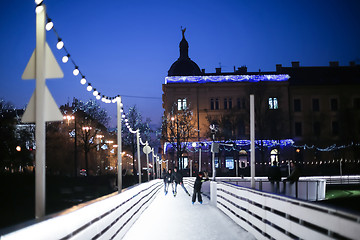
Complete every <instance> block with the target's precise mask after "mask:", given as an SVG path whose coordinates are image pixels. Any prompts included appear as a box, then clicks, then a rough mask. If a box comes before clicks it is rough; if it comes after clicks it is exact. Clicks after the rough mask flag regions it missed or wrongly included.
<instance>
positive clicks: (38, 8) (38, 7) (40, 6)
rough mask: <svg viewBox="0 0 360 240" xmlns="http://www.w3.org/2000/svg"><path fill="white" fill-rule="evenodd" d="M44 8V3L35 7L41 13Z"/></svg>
mask: <svg viewBox="0 0 360 240" xmlns="http://www.w3.org/2000/svg"><path fill="white" fill-rule="evenodd" d="M43 10H44V6H43V5H39V6H37V7H36V8H35V12H36V13H41V12H42V11H43Z"/></svg>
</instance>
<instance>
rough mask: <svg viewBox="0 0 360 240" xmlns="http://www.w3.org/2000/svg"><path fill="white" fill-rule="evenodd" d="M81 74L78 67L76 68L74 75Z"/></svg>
mask: <svg viewBox="0 0 360 240" xmlns="http://www.w3.org/2000/svg"><path fill="white" fill-rule="evenodd" d="M79 73H80V71H79V68H78V66H75V69H74V71H73V74H74V75H75V76H77V75H79Z"/></svg>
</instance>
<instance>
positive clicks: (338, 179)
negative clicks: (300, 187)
mask: <svg viewBox="0 0 360 240" xmlns="http://www.w3.org/2000/svg"><path fill="white" fill-rule="evenodd" d="M302 179H305V180H307V179H324V180H326V184H360V176H359V175H346V176H313V177H302Z"/></svg>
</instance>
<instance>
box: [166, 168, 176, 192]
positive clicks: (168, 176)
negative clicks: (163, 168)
mask: <svg viewBox="0 0 360 240" xmlns="http://www.w3.org/2000/svg"><path fill="white" fill-rule="evenodd" d="M173 182H174V176H173V174H172V171H171V169H169V170H168V172H167V173H166V174H165V176H164V191H165V195H166V194H167V193H168V189H169V185H170V184H171V188H172V191H173V193H174V185H173Z"/></svg>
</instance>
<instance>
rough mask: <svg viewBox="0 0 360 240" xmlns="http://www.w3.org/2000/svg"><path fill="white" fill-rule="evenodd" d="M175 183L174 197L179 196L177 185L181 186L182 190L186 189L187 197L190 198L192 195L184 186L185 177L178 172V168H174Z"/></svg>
mask: <svg viewBox="0 0 360 240" xmlns="http://www.w3.org/2000/svg"><path fill="white" fill-rule="evenodd" d="M173 175H174V182H175V192H174V197H176V194H177V185H178V184H180V186H181V187H182V189H184V191H185V193H186V194H187V195H189V196H190V193H189V192H188V191H187V190H186V188H185V186H184V182H183V175H182V174H181V172H179V171H178V169H177V167H175V168H174V173H173Z"/></svg>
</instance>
